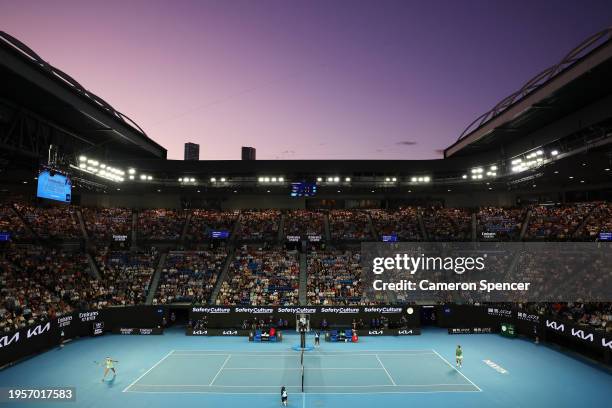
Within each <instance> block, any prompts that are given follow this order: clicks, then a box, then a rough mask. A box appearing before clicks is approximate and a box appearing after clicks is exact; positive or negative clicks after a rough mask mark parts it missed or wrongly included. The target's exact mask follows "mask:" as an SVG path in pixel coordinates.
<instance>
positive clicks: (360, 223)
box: [329, 210, 372, 241]
mask: <svg viewBox="0 0 612 408" xmlns="http://www.w3.org/2000/svg"><path fill="white" fill-rule="evenodd" d="M329 228H330V230H331V237H332V239H333V240H345V241H366V240H368V239H372V235H371V234H370V222H369V219H368V215H367V213H366V212H364V211H359V210H354V211H351V210H331V211H330V212H329Z"/></svg>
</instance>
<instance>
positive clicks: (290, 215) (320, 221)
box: [283, 210, 325, 238]
mask: <svg viewBox="0 0 612 408" xmlns="http://www.w3.org/2000/svg"><path fill="white" fill-rule="evenodd" d="M283 232H284V234H285V235H288V236H299V237H301V238H306V237H308V236H313V235H318V236H323V235H324V234H325V213H324V212H322V211H311V210H292V211H288V212H287V214H286V216H285V224H284V226H283Z"/></svg>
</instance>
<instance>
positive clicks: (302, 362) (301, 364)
mask: <svg viewBox="0 0 612 408" xmlns="http://www.w3.org/2000/svg"><path fill="white" fill-rule="evenodd" d="M300 367H301V368H302V369H301V370H300V371H301V373H302V392H304V350H302V353H301V354H300Z"/></svg>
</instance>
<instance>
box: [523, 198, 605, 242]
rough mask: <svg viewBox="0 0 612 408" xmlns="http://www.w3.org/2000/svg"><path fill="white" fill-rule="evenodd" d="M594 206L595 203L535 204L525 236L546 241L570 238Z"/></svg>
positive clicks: (529, 238)
mask: <svg viewBox="0 0 612 408" xmlns="http://www.w3.org/2000/svg"><path fill="white" fill-rule="evenodd" d="M593 207H594V204H593V203H579V204H574V205H536V206H533V207H532V208H531V219H530V220H529V225H528V226H527V233H526V236H525V238H526V239H528V240H546V241H567V240H570V239H571V238H572V237H573V234H574V232H575V231H576V229H577V228H578V227H579V226H580V224H581V223H582V221H583V220H584V218H585V217H586V216H587V215H588V214H589V213H590V212H591V210H592V209H593Z"/></svg>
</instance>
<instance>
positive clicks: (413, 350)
mask: <svg viewBox="0 0 612 408" xmlns="http://www.w3.org/2000/svg"><path fill="white" fill-rule="evenodd" d="M174 351H175V353H176V354H180V352H181V351H187V352H192V351H193V352H199V351H202V352H209V351H224V352H226V353H227V352H231V353H232V354H235V355H239V354H241V353H246V354H249V353H255V352H252V351H240V350H228V349H224V350H220V349H210V350H190V349H184V350H174ZM358 351H363V352H366V351H370V352H372V354H374V352H381V351H400V352H405V351H407V352H418V351H425V352H427V353H431V351H432V350H431V349H406V350H397V349H389V350H382V349H380V350H370V349H367V350H358ZM319 352H320V353H322V354H324V353H325V351H319ZM257 353H258V354H266V353H274V351H262V352H257ZM296 353H297V352H296ZM334 353H338V354H353V352H352V351H335V352H334Z"/></svg>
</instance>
